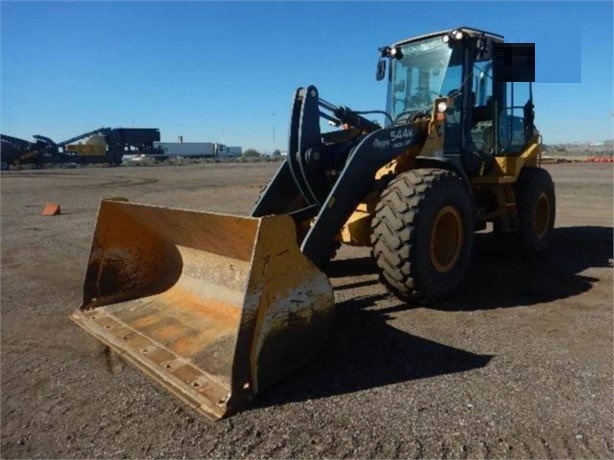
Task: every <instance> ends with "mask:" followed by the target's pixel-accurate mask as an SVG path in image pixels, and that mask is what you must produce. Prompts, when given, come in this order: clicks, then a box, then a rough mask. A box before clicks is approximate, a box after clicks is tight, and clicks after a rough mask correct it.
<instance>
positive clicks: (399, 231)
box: [71, 27, 555, 419]
mask: <svg viewBox="0 0 614 460" xmlns="http://www.w3.org/2000/svg"><path fill="white" fill-rule="evenodd" d="M527 49H528V51H527ZM379 51H380V57H379V60H378V63H377V72H376V77H377V79H378V80H384V79H387V82H388V93H387V103H386V110H381V111H379V110H375V111H367V112H358V111H354V110H351V109H350V108H348V107H346V106H337V105H334V104H332V103H330V102H328V101H326V100H325V99H323V98H321V97H320V95H319V92H318V89H317V88H316V87H315V86H307V87H301V88H299V89H297V91H296V92H295V94H294V98H293V100H292V108H291V117H290V129H289V140H288V156H287V158H286V159H285V161H283V163H282V164H281V166H280V167H279V169H278V171H277V173H276V174H275V175H274V177H273V178H272V180H271V181H270V182H269V184H268V185H267V186H266V188H265V189H264V191H263V192H262V194H261V196H260V198H259V199H258V201H257V202H256V204H255V206H254V208H253V211H252V212H251V215H249V216H236V215H225V214H216V213H210V212H199V211H191V210H184V209H169V208H164V207H156V206H148V205H144V204H135V203H130V202H126V201H120V200H113V199H109V200H103V201H102V203H101V205H100V209H99V214H98V221H97V225H96V229H95V234H94V238H93V243H92V248H91V254H90V258H89V263H88V267H87V272H86V275H85V282H84V288H83V304H82V305H81V307H80V308H79V309H78V310H77V311H75V312H73V313H72V314H71V318H72V320H73V321H75V322H76V323H77V324H78V325H79V326H81V327H82V328H84V329H85V330H86V331H87V332H89V333H90V334H91V335H93V336H94V337H96V338H97V339H98V340H99V341H100V342H102V343H103V344H104V345H106V346H107V347H108V349H109V350H111V352H112V353H115V354H117V355H119V357H120V358H122V359H123V360H125V361H128V362H130V363H132V364H133V365H135V366H136V367H138V368H139V369H140V370H141V371H143V372H144V373H145V374H147V375H149V376H150V377H151V378H152V379H153V380H155V381H156V382H157V383H158V384H160V385H161V386H163V387H164V388H166V389H167V390H169V391H170V392H172V393H173V394H175V395H176V396H177V397H179V398H181V399H182V400H183V401H184V402H186V403H187V404H189V405H190V406H192V407H193V408H195V409H196V410H197V411H199V412H201V413H203V414H205V415H207V416H209V417H210V418H212V419H219V418H222V417H224V416H225V415H227V414H230V413H232V412H233V411H236V410H237V408H240V407H241V406H242V405H244V404H246V403H247V402H249V401H250V400H251V399H252V398H253V397H254V396H255V395H256V394H257V393H259V392H261V391H262V390H263V389H265V388H266V387H268V386H270V385H271V384H273V383H275V382H276V381H278V380H279V379H281V378H282V377H283V376H284V375H286V374H288V373H289V372H291V371H293V370H295V369H297V368H298V367H299V366H300V365H301V364H302V363H304V362H305V361H306V360H308V359H310V357H312V356H313V355H314V353H315V352H316V351H317V350H318V349H319V348H320V346H321V345H322V344H323V342H324V341H325V340H326V338H327V336H328V333H329V331H330V328H331V324H332V321H333V313H334V296H333V288H332V286H331V284H330V282H329V280H328V278H327V276H326V274H325V269H326V265H327V264H328V263H329V261H330V259H331V258H332V257H333V256H334V254H335V251H336V249H337V248H338V246H339V245H340V244H348V245H358V246H369V247H371V248H372V254H373V257H374V259H375V262H376V264H377V267H378V269H379V272H380V279H381V280H382V282H383V283H384V284H385V285H386V286H387V288H388V289H389V290H390V291H391V292H392V293H394V294H395V295H396V296H398V297H399V298H400V299H403V300H404V301H408V302H426V303H433V302H437V301H439V300H441V299H444V298H446V297H448V296H451V295H453V294H454V292H455V291H456V290H457V289H458V288H459V286H460V284H461V282H462V279H463V276H464V274H465V272H466V270H467V267H468V264H469V263H470V258H471V252H472V246H473V239H474V232H476V231H479V230H482V229H485V228H486V226H487V225H488V224H489V223H490V225H491V226H492V228H493V231H494V232H496V233H497V234H500V235H509V236H510V237H511V238H506V241H509V240H510V239H511V240H514V241H515V242H516V243H517V244H518V245H519V247H520V248H522V250H524V251H525V252H526V253H528V254H529V255H532V256H534V255H537V254H539V253H542V252H544V251H545V250H546V249H547V248H548V245H549V242H550V238H551V233H552V229H553V225H554V219H555V195H554V185H553V182H552V180H551V178H550V176H549V174H548V173H547V172H546V171H545V170H544V169H541V168H540V166H539V158H540V135H539V132H538V131H537V129H536V128H535V126H534V110H533V97H532V87H531V81H532V79H533V78H534V77H532V75H534V61H531V56H530V54H531V53H530V51H531V50H530V49H529V48H528V47H527V46H524V48H522V47H520V46H517V45H516V44H513V45H509V44H505V43H504V42H503V37H502V36H500V35H497V34H494V33H490V32H486V31H482V30H476V29H472V28H468V27H459V28H456V29H452V30H447V31H442V32H437V33H432V34H428V35H423V36H420V37H415V38H410V39H407V40H403V41H400V42H397V43H394V44H392V45H390V46H385V47H382V48H380V49H379ZM533 58H534V54H533ZM378 114H379V115H378ZM377 116H381V117H382V121H381V122H378V121H374V120H373V119H370V118H372V117H377ZM329 125H332V128H331V126H329Z"/></svg>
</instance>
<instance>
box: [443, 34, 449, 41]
mask: <svg viewBox="0 0 614 460" xmlns="http://www.w3.org/2000/svg"><path fill="white" fill-rule="evenodd" d="M442 40H443V42H444V43H448V42H449V41H450V36H449V35H444V36H443V38H442Z"/></svg>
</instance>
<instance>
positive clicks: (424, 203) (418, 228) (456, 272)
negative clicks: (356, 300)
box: [371, 169, 474, 302]
mask: <svg viewBox="0 0 614 460" xmlns="http://www.w3.org/2000/svg"><path fill="white" fill-rule="evenodd" d="M372 227H373V233H372V236H371V243H372V246H373V257H374V259H375V261H376V263H377V266H378V267H379V270H380V275H381V278H382V280H383V281H384V283H385V284H386V285H387V287H388V288H389V289H390V290H391V291H392V292H393V293H394V294H395V295H396V296H397V297H399V298H400V299H402V300H406V301H407V300H420V301H426V302H429V301H434V300H440V299H443V298H446V297H449V296H450V295H452V294H453V293H454V292H455V291H456V290H457V289H458V286H459V285H460V283H461V281H462V279H463V276H464V275H465V272H466V270H467V267H468V265H469V260H470V258H471V252H472V249H473V227H474V213H473V206H472V203H471V199H470V196H469V193H468V191H467V188H466V186H465V184H464V183H463V180H462V179H461V178H460V177H459V176H458V175H457V174H456V173H454V172H453V171H449V170H444V169H415V170H410V171H407V172H405V173H403V174H400V175H399V176H397V177H396V178H395V179H394V180H393V181H392V182H391V183H390V184H389V185H388V187H387V188H386V190H384V192H383V193H382V197H381V199H380V202H379V203H378V205H377V207H376V212H375V216H374V218H373V223H372Z"/></svg>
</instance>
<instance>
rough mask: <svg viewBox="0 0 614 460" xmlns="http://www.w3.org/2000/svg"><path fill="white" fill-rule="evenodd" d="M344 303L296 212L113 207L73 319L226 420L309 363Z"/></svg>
mask: <svg viewBox="0 0 614 460" xmlns="http://www.w3.org/2000/svg"><path fill="white" fill-rule="evenodd" d="M333 305H334V296H333V290H332V287H331V285H330V283H329V281H328V279H327V277H326V275H324V274H323V273H322V272H320V271H319V270H318V269H317V268H316V267H315V266H314V265H313V264H312V263H311V262H310V261H309V260H308V259H307V258H306V257H305V256H304V255H303V254H302V253H301V252H300V250H299V248H298V246H297V243H296V235H295V227H294V222H293V221H292V219H291V218H290V217H288V216H271V217H262V218H251V217H240V216H231V215H223V214H214V213H205V212H196V211H187V210H181V209H169V208H163V207H156V206H145V205H139V204H132V203H126V202H119V201H103V202H102V203H101V206H100V210H99V215H98V222H97V225H96V231H95V235H94V241H93V243H92V249H91V254H90V259H89V263H88V269H87V272H86V276H85V283H84V289H83V304H82V305H81V307H80V308H79V309H78V310H77V311H75V312H73V313H72V314H71V319H72V320H73V321H75V322H76V323H77V324H78V325H80V326H81V327H83V328H84V329H85V330H86V331H88V332H89V333H90V334H92V335H93V336H95V337H96V338H97V339H98V340H100V341H101V342H103V343H104V344H106V345H107V346H109V347H110V348H111V349H112V350H113V351H114V352H116V353H118V354H119V355H120V356H121V357H122V358H124V359H125V360H127V361H129V362H131V363H132V364H134V365H135V366H137V367H138V368H139V369H141V370H142V371H143V372H145V373H146V374H148V375H149V376H150V377H151V378H153V379H154V380H155V381H156V382H158V383H159V384H161V385H162V386H163V387H165V388H166V389H168V390H169V391H171V392H172V393H174V394H175V395H176V396H178V397H180V398H181V399H182V400H184V401H185V402H186V403H188V404H190V405H191V406H192V407H194V408H195V409H197V410H198V411H200V412H202V413H204V414H206V415H208V416H209V417H211V418H213V419H218V418H221V417H223V416H224V415H225V414H226V413H227V412H229V411H231V410H232V409H233V408H236V407H237V406H239V405H240V404H242V403H244V402H245V401H247V400H249V399H250V398H251V397H252V396H253V395H254V394H256V393H257V392H258V391H260V390H262V389H263V388H265V387H266V386H268V385H270V384H271V383H273V382H275V381H276V380H278V379H279V378H281V377H282V376H283V375H285V374H286V373H288V372H290V371H292V370H294V369H295V368H297V367H298V366H300V365H301V364H302V363H303V362H304V361H306V360H307V359H309V358H310V357H311V356H312V355H313V353H314V352H315V351H317V349H318V348H319V346H320V345H321V344H322V342H323V341H324V340H325V338H326V336H327V335H328V331H329V329H330V325H331V322H332V312H333Z"/></svg>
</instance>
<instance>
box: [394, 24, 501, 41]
mask: <svg viewBox="0 0 614 460" xmlns="http://www.w3.org/2000/svg"><path fill="white" fill-rule="evenodd" d="M452 30H460V31H461V32H463V33H465V34H467V35H469V36H470V37H480V36H481V35H487V36H489V37H490V38H492V39H493V40H494V41H496V42H503V35H499V34H495V33H492V32H487V31H485V30H480V29H473V28H471V27H465V26H461V27H456V28H454V29H448V30H442V31H439V32H432V33H429V34H425V35H419V36H417V37H411V38H406V39H405V40H401V41H399V42H396V43H395V44H394V45H392V46H400V45H406V44H407V43H412V42H417V41H420V40H425V39H428V38H433V37H437V36H440V35H445V34H447V33H449V32H451V31H452Z"/></svg>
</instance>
